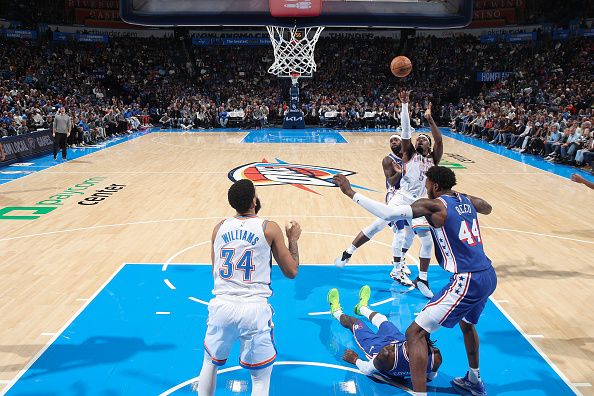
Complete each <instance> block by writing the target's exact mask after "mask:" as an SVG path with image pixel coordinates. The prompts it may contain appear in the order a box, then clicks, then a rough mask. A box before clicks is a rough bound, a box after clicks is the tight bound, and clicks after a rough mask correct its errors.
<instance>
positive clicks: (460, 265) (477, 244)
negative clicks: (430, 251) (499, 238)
mask: <svg viewBox="0 0 594 396" xmlns="http://www.w3.org/2000/svg"><path fill="white" fill-rule="evenodd" d="M437 199H439V200H440V201H441V202H442V203H443V204H444V206H445V207H446V209H447V211H448V214H447V217H446V221H445V224H444V225H443V226H442V227H439V228H435V227H432V228H431V234H432V235H433V242H434V243H435V257H437V261H438V262H439V265H440V266H442V267H443V269H445V270H446V271H448V272H452V273H460V272H477V271H483V270H486V269H489V268H491V260H489V258H488V257H487V255H486V254H485V251H484V250H483V239H482V237H481V230H480V227H479V223H478V217H477V212H476V209H475V208H474V206H473V205H472V202H470V199H468V197H467V196H466V195H462V194H458V193H454V196H450V195H442V196H441V197H439V198H437Z"/></svg>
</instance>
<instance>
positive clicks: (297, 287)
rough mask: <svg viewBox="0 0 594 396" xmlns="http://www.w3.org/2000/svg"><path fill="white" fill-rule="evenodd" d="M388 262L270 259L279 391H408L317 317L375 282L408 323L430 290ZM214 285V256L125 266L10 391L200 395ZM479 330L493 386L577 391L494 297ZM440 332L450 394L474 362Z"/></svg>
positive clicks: (394, 315) (239, 383)
mask: <svg viewBox="0 0 594 396" xmlns="http://www.w3.org/2000/svg"><path fill="white" fill-rule="evenodd" d="M389 270H390V267H388V266H378V265H370V266H350V267H347V268H345V269H343V270H339V269H336V268H334V267H333V266H305V265H302V266H301V268H300V270H299V275H298V277H297V279H296V280H288V279H286V278H284V277H283V276H282V274H281V273H280V271H279V269H278V267H276V266H275V267H274V270H273V281H272V285H273V289H274V296H273V297H272V298H271V301H270V302H271V304H272V306H273V307H274V309H275V312H276V313H275V316H274V318H273V321H274V323H275V339H276V344H277V348H278V358H277V365H275V367H274V370H273V377H272V384H271V395H276V396H281V395H282V396H294V395H295V396H297V395H299V396H302V395H353V394H357V395H365V396H375V395H378V396H379V395H402V394H406V392H405V391H404V390H402V389H400V388H398V387H395V386H392V385H388V384H385V383H376V382H373V381H372V380H370V379H368V378H367V377H365V376H363V375H362V374H359V373H356V372H353V371H352V369H353V367H352V366H350V365H348V364H347V363H344V362H343V361H342V360H341V358H340V357H341V355H342V353H343V351H344V349H345V348H351V349H354V350H358V349H357V348H356V345H355V343H354V341H353V339H352V336H351V334H350V332H349V331H348V330H346V329H344V328H342V327H341V326H340V325H339V324H338V323H337V322H336V320H334V319H333V318H332V317H331V316H330V315H329V314H321V315H310V313H316V312H320V311H326V310H327V309H328V307H327V304H326V293H327V291H328V290H329V289H330V288H332V287H337V288H338V289H339V290H340V292H341V298H342V305H343V308H344V310H345V312H352V307H353V306H354V305H355V303H356V302H357V293H358V290H359V288H360V287H361V286H362V285H363V284H366V283H367V284H369V285H371V287H372V300H371V302H379V301H382V300H386V299H389V298H394V300H393V301H389V302H387V303H385V304H383V305H380V306H377V307H375V309H376V310H378V311H380V312H382V313H384V314H386V315H387V316H389V318H390V320H392V321H393V322H394V323H395V324H397V326H398V327H400V328H401V329H405V328H406V326H407V325H408V324H409V323H410V322H411V321H412V320H413V318H414V316H415V313H416V312H419V311H420V310H421V308H422V307H423V305H424V304H425V302H426V299H425V298H424V297H422V296H421V295H420V293H418V292H417V291H415V290H413V291H411V292H406V288H404V287H402V286H398V285H395V284H393V283H392V282H391V281H390V279H389V278H388V273H389ZM413 271H415V269H413ZM429 276H430V280H431V282H432V286H433V288H434V289H437V288H438V287H440V286H441V285H443V284H445V283H446V282H447V279H448V275H447V274H446V273H445V272H444V271H442V270H441V269H439V268H437V267H432V268H431V271H430V274H429ZM164 279H168V280H169V281H170V282H171V283H172V284H173V285H174V286H175V288H176V289H175V290H172V289H170V288H169V287H168V286H166V284H165V283H164ZM211 288H212V278H211V269H210V265H171V266H169V267H168V268H167V269H166V271H163V268H162V266H161V265H148V264H144V265H143V264H129V265H126V266H124V267H123V268H122V269H121V270H120V271H119V272H118V274H117V275H116V276H115V277H114V278H113V279H112V280H111V281H110V282H109V284H107V286H106V287H105V288H104V289H103V290H101V292H100V293H99V294H98V295H97V296H96V297H95V298H94V299H93V300H92V301H91V302H90V303H89V304H88V306H87V307H86V308H85V309H84V311H83V312H82V313H81V314H80V315H79V316H78V317H77V318H76V319H75V320H74V321H73V322H72V323H71V324H70V325H69V326H68V327H67V328H66V330H65V331H64V332H63V333H62V334H60V335H59V336H58V337H57V339H56V340H55V342H53V344H52V345H51V346H50V347H49V348H48V349H47V350H46V351H45V352H44V353H43V355H42V356H41V357H40V358H39V359H38V360H37V361H36V362H35V363H34V364H33V366H32V367H31V368H30V369H29V370H28V371H27V372H26V373H25V374H24V375H23V376H22V377H21V378H20V380H19V381H18V382H17V383H16V384H15V385H14V386H13V387H12V388H11V389H10V390H9V391H8V395H10V396H13V395H14V396H16V395H19V396H32V395H37V396H42V395H43V396H54V395H104V396H119V395H159V394H162V395H167V394H173V395H191V394H194V395H195V393H192V391H191V387H190V385H188V384H189V383H190V382H191V381H192V379H193V378H194V377H196V376H197V375H198V373H199V371H200V366H201V363H202V357H203V348H202V341H203V337H204V333H205V330H206V324H205V322H206V316H207V307H206V306H205V305H203V304H202V303H200V302H196V301H195V299H199V300H204V301H208V300H209V298H210V290H211ZM190 298H192V299H190ZM157 312H167V313H169V314H159V315H158V314H156V313H157ZM478 330H479V334H480V337H481V373H482V377H483V379H484V381H485V382H486V384H487V387H488V391H489V393H490V394H496V395H570V394H573V392H572V391H571V390H570V389H569V387H568V386H567V385H566V384H565V383H564V382H563V381H562V380H561V378H560V377H559V376H558V375H557V374H556V373H555V371H554V370H553V369H552V368H551V367H550V366H549V365H548V364H547V363H546V362H545V360H544V359H543V358H542V357H541V356H540V355H539V354H538V353H537V351H535V350H534V349H533V348H532V346H531V345H530V344H529V343H528V342H527V341H526V339H524V337H523V336H522V335H521V334H520V333H519V332H518V331H517V330H516V328H515V327H514V326H513V325H512V324H511V323H510V322H509V321H508V320H507V319H506V317H505V316H504V315H503V314H502V313H501V312H500V311H499V310H498V308H497V307H496V306H495V305H494V304H493V303H492V302H489V304H488V305H487V307H486V309H485V312H484V314H483V317H482V318H481V322H480V323H479V326H478ZM434 338H435V339H436V340H437V346H438V347H439V348H440V349H441V351H442V355H443V357H444V363H443V366H442V369H440V373H439V375H438V377H437V379H436V380H435V381H434V382H432V383H431V386H430V389H429V393H430V394H435V395H437V394H442V395H443V394H454V390H453V388H452V387H451V385H450V381H451V379H452V378H453V377H455V376H458V375H463V374H464V373H465V371H466V369H467V362H466V355H465V352H464V345H463V340H462V336H461V333H460V331H459V330H458V329H441V330H439V331H438V332H437V333H436V334H435V336H434ZM237 364H238V345H236V346H235V348H234V350H233V352H232V354H231V356H230V358H229V360H228V362H227V365H226V366H224V367H223V368H222V370H221V371H220V374H219V376H218V382H217V388H218V389H217V395H236V396H237V395H249V392H250V385H249V375H248V373H247V372H246V371H245V370H242V369H239V368H238V367H237ZM404 385H405V386H410V383H409V381H407V382H405V383H404Z"/></svg>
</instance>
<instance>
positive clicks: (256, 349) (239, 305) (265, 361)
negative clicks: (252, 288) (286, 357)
mask: <svg viewBox="0 0 594 396" xmlns="http://www.w3.org/2000/svg"><path fill="white" fill-rule="evenodd" d="M207 326H208V327H207V329H206V336H205V338H204V349H205V350H206V352H207V353H208V354H209V355H210V357H211V359H212V362H213V364H215V365H217V366H222V365H224V364H225V362H226V361H227V358H228V357H229V353H230V352H231V348H232V347H233V344H234V343H235V342H236V341H237V340H239V341H240V342H241V354H240V358H239V364H240V365H241V366H242V367H244V368H247V369H252V370H253V369H261V368H264V367H268V366H270V365H271V364H273V363H274V360H275V359H276V346H275V345H274V334H273V327H274V325H273V323H272V307H271V306H270V305H269V304H268V302H267V300H266V299H262V298H258V299H256V300H253V299H242V298H241V297H237V298H234V299H232V298H230V297H224V296H217V297H215V298H213V299H212V300H210V303H209V304H208V321H207Z"/></svg>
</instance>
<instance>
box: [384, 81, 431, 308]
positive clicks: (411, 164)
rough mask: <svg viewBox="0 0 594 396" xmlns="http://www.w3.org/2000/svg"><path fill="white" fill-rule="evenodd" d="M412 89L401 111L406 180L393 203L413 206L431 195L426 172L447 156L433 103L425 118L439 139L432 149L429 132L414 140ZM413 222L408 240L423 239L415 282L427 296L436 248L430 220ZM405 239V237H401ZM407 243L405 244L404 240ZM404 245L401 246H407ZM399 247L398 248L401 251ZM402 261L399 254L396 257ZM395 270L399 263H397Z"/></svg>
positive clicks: (405, 94) (403, 94) (402, 96)
mask: <svg viewBox="0 0 594 396" xmlns="http://www.w3.org/2000/svg"><path fill="white" fill-rule="evenodd" d="M409 94H410V93H409V92H407V91H402V92H400V95H399V96H400V100H401V102H402V110H401V113H400V117H401V120H402V121H401V122H402V149H401V150H402V157H401V158H402V180H401V181H400V188H399V189H398V191H397V192H396V194H395V195H394V198H392V200H391V201H390V203H389V205H390V206H398V205H410V204H412V203H413V202H415V201H416V200H418V199H420V198H426V197H427V189H426V187H425V181H426V179H427V176H426V173H427V171H428V170H429V168H431V167H432V166H434V165H438V164H439V161H441V157H442V156H443V141H442V137H441V131H440V130H439V128H437V124H435V121H434V120H433V117H432V116H431V104H429V107H428V108H427V111H426V112H425V118H426V119H427V121H428V122H429V125H430V127H431V135H432V136H433V139H434V140H435V143H434V146H433V150H431V137H429V136H428V135H426V134H420V135H419V136H418V137H417V141H416V145H415V146H413V145H412V143H411V135H412V132H413V128H412V127H411V125H410V116H409V113H408V102H409ZM411 223H412V224H408V223H407V224H406V226H405V227H404V229H405V234H406V237H405V238H404V241H405V242H406V241H409V240H412V238H413V237H414V235H415V234H416V235H417V236H418V237H419V239H420V240H421V251H420V253H419V276H418V277H417V279H415V280H414V281H413V283H414V284H415V286H417V288H418V289H419V291H420V292H421V293H423V295H424V296H425V297H427V298H431V297H433V292H432V291H431V289H430V288H429V282H428V280H427V270H428V269H429V260H430V259H431V251H432V249H433V239H432V237H431V232H430V227H429V223H428V222H427V220H426V219H425V218H423V217H422V218H418V219H413V220H412V222H411ZM399 241H401V239H399ZM403 246H404V243H403ZM403 246H401V247H403ZM398 250H399V249H398V246H397V247H396V248H395V249H394V251H395V254H397V253H398ZM401 257H402V256H401ZM394 261H400V260H398V257H395V258H394ZM394 267H395V270H397V266H396V265H395V266H394Z"/></svg>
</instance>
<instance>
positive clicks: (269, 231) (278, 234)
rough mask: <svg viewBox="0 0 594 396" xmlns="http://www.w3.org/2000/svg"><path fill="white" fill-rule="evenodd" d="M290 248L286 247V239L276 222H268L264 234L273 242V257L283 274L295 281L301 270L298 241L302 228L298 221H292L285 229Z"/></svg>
mask: <svg viewBox="0 0 594 396" xmlns="http://www.w3.org/2000/svg"><path fill="white" fill-rule="evenodd" d="M285 232H286V233H287V239H288V241H289V247H288V248H287V246H286V245H285V237H284V235H283V232H282V231H281V229H280V227H279V226H278V224H276V223H275V222H274V221H270V222H268V225H267V226H266V230H265V231H264V234H265V235H266V238H267V239H268V240H270V241H271V244H270V246H271V248H272V255H273V256H274V259H275V260H276V262H277V263H278V266H279V267H280V269H281V271H282V272H283V274H284V275H285V276H286V277H287V278H289V279H293V278H295V277H296V276H297V271H298V270H299V248H298V246H297V241H298V240H299V237H300V236H301V226H300V225H299V223H297V222H296V221H291V222H289V224H287V226H286V227H285Z"/></svg>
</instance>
